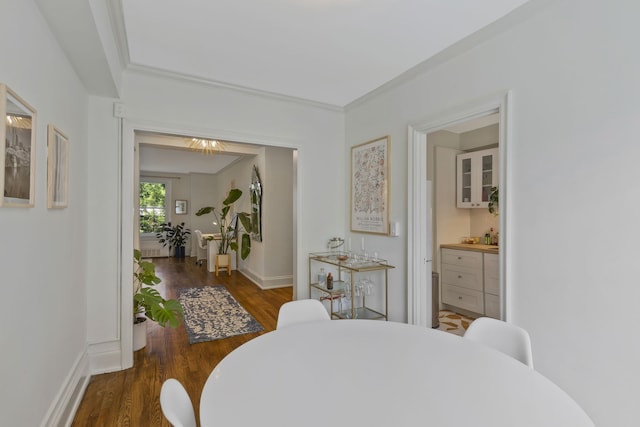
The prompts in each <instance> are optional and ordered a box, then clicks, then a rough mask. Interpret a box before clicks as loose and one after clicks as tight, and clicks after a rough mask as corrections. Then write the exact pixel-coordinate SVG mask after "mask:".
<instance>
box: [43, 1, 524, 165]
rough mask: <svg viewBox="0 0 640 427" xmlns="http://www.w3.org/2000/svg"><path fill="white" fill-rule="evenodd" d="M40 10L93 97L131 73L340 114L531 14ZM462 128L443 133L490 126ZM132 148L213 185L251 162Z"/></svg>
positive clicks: (307, 5) (408, 4) (434, 5)
mask: <svg viewBox="0 0 640 427" xmlns="http://www.w3.org/2000/svg"><path fill="white" fill-rule="evenodd" d="M35 1H36V3H37V4H38V6H39V8H40V10H41V12H42V14H43V16H44V17H45V19H46V20H47V22H48V23H49V26H50V28H51V30H52V32H53V33H54V35H55V36H56V39H57V40H58V42H59V43H60V45H61V46H62V49H63V50H64V51H65V53H66V55H67V57H68V58H69V60H70V62H71V63H72V65H73V67H74V68H75V70H76V72H77V73H78V76H79V77H80V79H81V80H82V82H83V84H84V85H85V87H86V88H87V91H88V92H89V93H90V94H93V95H98V96H106V97H113V98H120V97H121V93H120V91H121V87H122V80H123V75H124V74H125V73H126V72H127V71H128V70H133V71H137V72H140V71H142V72H146V73H156V74H162V75H165V76H169V77H175V78H178V79H189V80H196V81H198V82H200V83H202V84H209V85H216V86H223V87H231V88H234V89H237V90H242V91H249V92H252V93H260V94H263V95H265V94H266V95H268V96H276V97H280V98H282V97H284V98H286V99H291V100H294V101H300V102H311V103H315V104H318V105H321V106H326V107H330V108H339V109H340V108H343V107H345V106H347V105H348V104H350V103H352V102H354V101H356V100H358V99H359V98H361V97H363V96H365V95H366V94H368V93H370V92H372V91H374V90H376V89H378V88H380V87H382V86H383V85H385V84H387V83H388V82H390V81H392V80H393V79H395V78H397V77H399V76H402V75H403V74H404V73H409V72H410V71H411V69H413V68H416V67H418V66H419V65H420V64H424V63H426V62H427V61H429V60H430V59H431V58H433V57H434V56H437V55H438V54H439V53H442V52H443V51H444V50H446V49H447V48H448V47H450V46H452V45H454V44H456V43H458V42H461V41H464V40H465V39H469V38H471V37H472V35H474V34H478V33H479V32H480V30H482V29H483V28H485V30H486V27H487V26H488V25H489V24H492V23H494V22H495V21H497V20H500V19H501V18H503V17H506V15H514V13H512V12H513V11H514V10H515V9H517V8H519V7H520V6H523V5H524V4H525V3H532V2H533V0H531V1H528V0H483V1H481V2H480V1H478V0H242V1H237V0H181V1H176V0H55V1H51V0H35ZM523 9H524V8H520V10H523ZM516 19H517V18H516ZM489 33H491V32H490V31H489ZM465 125H466V127H462V128H457V129H455V128H450V129H448V130H450V131H453V132H466V131H468V130H470V129H475V128H478V127H482V126H486V125H487V124H486V123H466V124H465ZM136 138H137V139H140V138H142V140H139V142H141V144H142V145H141V150H140V154H141V156H140V161H141V169H142V170H146V171H150V172H153V171H163V172H167V173H170V172H174V173H189V172H196V173H214V174H215V173H217V172H219V171H220V170H223V169H224V168H225V167H227V166H229V165H230V164H233V163H234V162H236V161H238V160H239V159H240V158H242V157H244V156H248V155H249V156H250V155H254V153H247V152H235V151H236V150H233V149H230V150H228V151H225V152H224V153H221V154H219V155H216V156H213V157H211V156H205V155H202V154H200V153H197V152H193V151H188V150H184V149H182V150H179V151H175V149H176V147H181V146H182V145H183V141H182V139H181V138H182V137H170V136H166V135H152V134H150V135H137V137H136ZM145 138H146V139H145ZM163 138H164V139H165V140H164V141H160V143H159V144H158V139H163ZM150 139H152V140H153V141H150ZM171 140H172V141H171ZM167 141H169V142H167ZM240 151H242V150H240Z"/></svg>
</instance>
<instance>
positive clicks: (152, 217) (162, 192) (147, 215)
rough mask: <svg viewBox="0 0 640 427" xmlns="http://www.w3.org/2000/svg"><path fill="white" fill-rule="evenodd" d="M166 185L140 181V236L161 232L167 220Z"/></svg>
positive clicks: (168, 219)
mask: <svg viewBox="0 0 640 427" xmlns="http://www.w3.org/2000/svg"><path fill="white" fill-rule="evenodd" d="M167 190H168V188H167V184H166V183H164V182H150V181H143V180H142V178H141V180H140V234H155V233H157V232H158V231H161V229H162V227H161V226H162V224H164V223H166V222H168V221H170V220H171V218H167V212H168V209H167V196H168V194H167V193H168V191H167Z"/></svg>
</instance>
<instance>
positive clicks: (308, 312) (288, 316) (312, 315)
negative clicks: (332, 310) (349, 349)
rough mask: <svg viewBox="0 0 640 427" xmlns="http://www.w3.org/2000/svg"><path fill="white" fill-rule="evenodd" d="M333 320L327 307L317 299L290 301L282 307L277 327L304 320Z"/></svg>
mask: <svg viewBox="0 0 640 427" xmlns="http://www.w3.org/2000/svg"><path fill="white" fill-rule="evenodd" d="M319 320H331V318H330V317H329V313H328V312H327V309H326V308H324V305H322V303H321V302H320V301H318V300H317V299H301V300H297V301H289V302H286V303H284V304H282V306H281V307H280V311H279V312H278V323H277V326H276V329H280V328H282V327H285V326H289V325H295V324H298V323H304V322H315V321H319Z"/></svg>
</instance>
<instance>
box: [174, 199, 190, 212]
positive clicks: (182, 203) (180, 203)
mask: <svg viewBox="0 0 640 427" xmlns="http://www.w3.org/2000/svg"><path fill="white" fill-rule="evenodd" d="M186 214H187V201H186V200H176V215H186Z"/></svg>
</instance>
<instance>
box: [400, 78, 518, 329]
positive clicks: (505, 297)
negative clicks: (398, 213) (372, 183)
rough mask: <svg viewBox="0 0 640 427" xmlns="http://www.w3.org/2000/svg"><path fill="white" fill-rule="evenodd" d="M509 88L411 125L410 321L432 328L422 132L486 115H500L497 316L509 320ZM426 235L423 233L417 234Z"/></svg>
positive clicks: (430, 228) (430, 229)
mask: <svg viewBox="0 0 640 427" xmlns="http://www.w3.org/2000/svg"><path fill="white" fill-rule="evenodd" d="M511 104H512V95H511V91H510V90H509V91H506V92H503V93H500V94H497V95H493V96H489V97H487V98H486V99H484V100H479V101H476V102H473V103H469V104H467V105H463V106H461V107H458V108H455V109H453V110H449V111H446V112H441V113H438V114H437V115H434V116H433V117H429V118H427V119H424V120H422V121H418V122H416V123H413V124H410V125H409V128H408V147H407V148H408V149H407V155H408V158H407V167H408V173H407V175H408V182H407V195H408V201H407V215H408V218H407V274H408V279H409V280H408V282H409V283H408V289H407V321H408V323H410V324H413V325H418V326H425V327H431V325H430V321H431V315H432V309H431V307H432V304H431V303H432V298H431V271H428V270H429V269H431V268H432V267H431V262H429V261H431V260H432V258H433V256H432V255H430V253H431V251H432V250H433V249H432V247H430V245H432V242H431V237H432V236H433V223H432V218H431V217H430V215H429V212H428V211H427V206H428V204H427V186H428V184H427V135H428V134H429V133H431V132H435V131H438V130H442V129H444V128H446V127H448V126H451V125H454V124H458V123H461V122H465V121H468V120H472V119H475V118H478V117H482V116H485V115H487V114H489V113H495V112H498V113H499V114H500V124H499V138H500V139H499V141H500V144H499V148H498V150H499V156H500V178H499V186H500V219H499V223H500V242H499V244H500V317H501V318H502V319H503V320H505V321H510V320H511V317H512V313H511V282H512V281H511V280H510V279H511V275H512V269H511V267H510V266H509V263H508V260H509V258H510V257H509V248H510V247H511V246H510V244H509V242H510V236H511V233H510V228H511V224H510V221H509V218H508V216H509V215H508V212H509V211H510V209H509V208H510V206H509V200H510V199H511V198H510V197H509V195H510V191H509V187H508V185H507V183H508V182H509V181H510V179H511V168H510V165H511V161H510V160H511V158H510V150H509V149H508V148H509V147H510V145H511V139H512V125H511V111H510V110H511ZM421 236H426V237H424V238H423V237H421Z"/></svg>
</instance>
